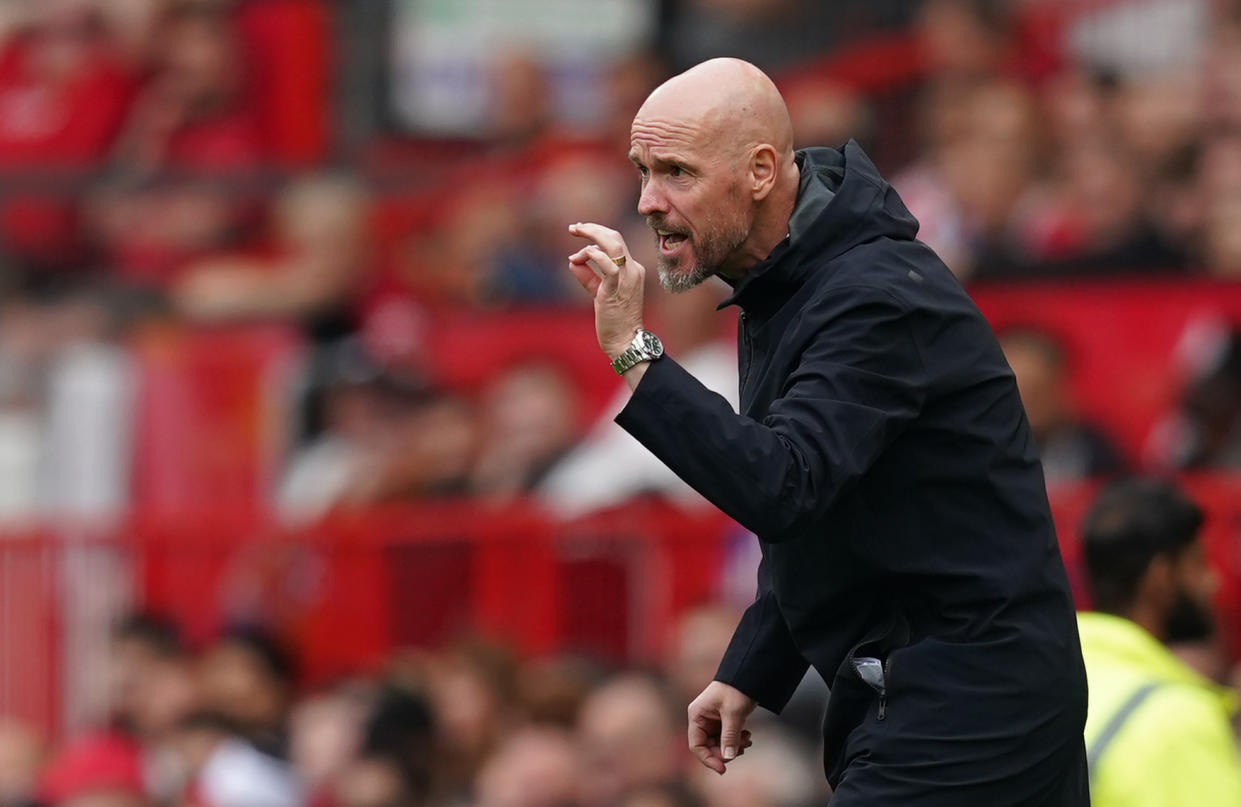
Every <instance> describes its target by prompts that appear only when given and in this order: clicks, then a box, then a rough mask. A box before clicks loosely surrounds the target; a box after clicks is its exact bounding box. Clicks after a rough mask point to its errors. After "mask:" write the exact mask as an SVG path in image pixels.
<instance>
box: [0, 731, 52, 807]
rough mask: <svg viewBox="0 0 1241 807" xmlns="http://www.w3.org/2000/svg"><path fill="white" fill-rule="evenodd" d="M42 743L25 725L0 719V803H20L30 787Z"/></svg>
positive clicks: (41, 751) (37, 765)
mask: <svg viewBox="0 0 1241 807" xmlns="http://www.w3.org/2000/svg"><path fill="white" fill-rule="evenodd" d="M42 760H43V743H42V742H41V741H40V740H39V737H38V736H37V735H36V734H35V733H34V732H33V731H32V730H31V729H30V728H28V727H27V726H24V725H21V724H20V723H17V722H15V721H10V720H0V804H21V803H23V802H24V801H25V799H26V797H28V796H29V795H30V793H31V792H33V790H34V786H35V780H36V777H37V776H38V774H39V766H40V763H41V762H42Z"/></svg>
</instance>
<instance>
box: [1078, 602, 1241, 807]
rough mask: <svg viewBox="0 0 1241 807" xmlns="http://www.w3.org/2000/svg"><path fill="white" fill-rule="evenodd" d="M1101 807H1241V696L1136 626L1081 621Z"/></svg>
mask: <svg viewBox="0 0 1241 807" xmlns="http://www.w3.org/2000/svg"><path fill="white" fill-rule="evenodd" d="M1078 627H1079V629H1080V631H1081V639H1082V655H1083V656H1084V657H1085V659H1086V678H1087V680H1088V681H1089V685H1090V706H1089V708H1088V711H1087V717H1086V749H1087V755H1088V757H1089V759H1090V791H1091V803H1092V804H1093V807H1181V805H1184V806H1185V807H1241V762H1239V761H1238V755H1237V746H1236V740H1235V738H1234V735H1233V732H1232V726H1231V725H1230V723H1229V716H1230V714H1231V713H1232V711H1233V710H1234V709H1235V704H1234V696H1233V694H1232V693H1231V692H1230V691H1229V690H1226V689H1224V688H1222V687H1219V686H1216V685H1215V684H1213V683H1211V682H1210V681H1208V680H1207V679H1205V678H1203V677H1202V676H1201V675H1199V674H1198V673H1196V672H1194V671H1193V670H1191V669H1190V668H1189V667H1187V666H1186V665H1185V664H1184V663H1183V662H1182V661H1180V660H1179V659H1178V658H1176V656H1174V655H1172V653H1170V652H1169V651H1168V649H1167V648H1166V647H1164V646H1163V645H1162V644H1161V643H1160V642H1159V641H1158V640H1157V639H1155V638H1154V637H1153V636H1151V635H1150V634H1149V633H1147V632H1146V631H1144V630H1143V629H1142V628H1140V627H1138V626H1137V625H1136V624H1134V623H1133V622H1130V621H1129V620H1127V619H1123V618H1121V617H1117V616H1111V615H1109V614H1098V613H1083V614H1079V615H1078Z"/></svg>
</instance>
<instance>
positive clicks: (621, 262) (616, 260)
mask: <svg viewBox="0 0 1241 807" xmlns="http://www.w3.org/2000/svg"><path fill="white" fill-rule="evenodd" d="M612 263H614V264H616V265H617V266H624V265H625V256H624V255H621V256H620V257H619V258H612Z"/></svg>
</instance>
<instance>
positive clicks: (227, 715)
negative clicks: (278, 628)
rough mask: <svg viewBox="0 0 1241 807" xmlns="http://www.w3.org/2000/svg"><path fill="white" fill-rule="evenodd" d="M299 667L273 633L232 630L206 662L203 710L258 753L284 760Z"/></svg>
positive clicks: (211, 650) (207, 655) (244, 628)
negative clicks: (212, 715) (289, 717)
mask: <svg viewBox="0 0 1241 807" xmlns="http://www.w3.org/2000/svg"><path fill="white" fill-rule="evenodd" d="M293 665H294V662H293V658H292V656H291V655H290V654H289V651H287V650H286V649H285V648H284V647H283V646H282V645H281V643H280V641H279V640H278V639H277V638H276V637H275V636H274V635H272V634H271V633H269V632H268V631H266V630H263V629H261V628H257V627H249V626H236V627H233V628H230V629H228V630H227V631H226V632H225V633H224V634H223V635H222V636H220V638H219V639H217V640H216V642H215V643H214V644H213V645H212V646H211V647H210V648H209V649H208V650H207V652H206V653H205V654H204V656H203V658H202V660H201V667H202V669H201V673H200V674H201V685H202V693H203V706H204V708H205V709H206V710H207V712H208V713H209V714H214V715H218V716H219V717H220V718H222V723H221V725H224V726H226V727H228V728H229V729H230V731H231V732H235V733H236V734H237V735H238V736H239V737H242V738H244V739H245V740H246V741H247V742H248V743H250V744H251V745H252V746H253V747H254V748H255V749H256V750H258V751H260V752H262V753H265V754H268V755H271V756H272V757H273V758H283V757H284V756H285V754H286V753H287V752H288V735H287V732H288V714H289V709H290V707H291V705H292V697H293V686H294V683H295V681H296V671H295V669H294V666H293ZM208 722H209V721H208Z"/></svg>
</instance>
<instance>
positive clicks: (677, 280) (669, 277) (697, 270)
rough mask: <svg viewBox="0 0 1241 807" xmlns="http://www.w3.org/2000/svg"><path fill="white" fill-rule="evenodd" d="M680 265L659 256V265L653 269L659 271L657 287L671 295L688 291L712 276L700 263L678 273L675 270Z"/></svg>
mask: <svg viewBox="0 0 1241 807" xmlns="http://www.w3.org/2000/svg"><path fill="white" fill-rule="evenodd" d="M680 263H681V262H680V261H679V260H675V259H673V260H669V259H668V258H665V257H664V256H662V255H661V256H659V264H658V265H657V266H656V267H655V268H656V269H657V270H658V271H659V285H661V286H663V287H664V290H665V291H670V292H672V293H673V294H680V293H681V292H683V291H689V290H690V289H692V288H694V287H695V286H697V285H698V284H699V283H702V282H703V281H704V280H706V279H707V278H709V277H710V276H711V275H712V273H711V272H708V271H707V269H706V267H704V266H703V265H702V263H701V262H699V263H695V264H694V266H693V267H692V268H691V269H690V270H689V271H688V272H678V271H676V268H677V266H678V265H679V264H680Z"/></svg>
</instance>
